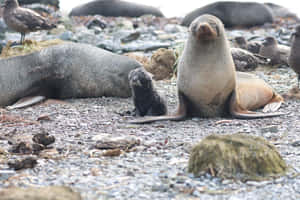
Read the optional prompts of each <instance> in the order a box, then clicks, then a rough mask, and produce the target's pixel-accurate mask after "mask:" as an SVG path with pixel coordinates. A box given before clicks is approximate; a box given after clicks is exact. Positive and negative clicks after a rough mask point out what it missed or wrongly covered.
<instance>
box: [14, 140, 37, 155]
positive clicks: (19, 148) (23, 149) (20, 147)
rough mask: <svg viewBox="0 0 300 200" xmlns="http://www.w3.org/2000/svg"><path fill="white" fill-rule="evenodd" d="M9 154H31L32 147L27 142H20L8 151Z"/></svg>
mask: <svg viewBox="0 0 300 200" xmlns="http://www.w3.org/2000/svg"><path fill="white" fill-rule="evenodd" d="M9 152H11V153H20V154H31V153H32V147H31V144H30V143H28V142H20V143H17V144H15V145H13V146H12V147H11V149H10V150H9Z"/></svg>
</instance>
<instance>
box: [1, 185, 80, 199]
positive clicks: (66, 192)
mask: <svg viewBox="0 0 300 200" xmlns="http://www.w3.org/2000/svg"><path fill="white" fill-rule="evenodd" d="M0 196H1V198H0V199H1V200H25V199H26V200H81V199H82V198H81V195H80V194H79V193H77V192H74V191H73V190H72V189H71V188H69V187H64V186H50V187H41V188H37V187H36V188H8V189H3V190H0Z"/></svg>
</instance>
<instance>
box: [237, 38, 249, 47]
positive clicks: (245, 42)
mask: <svg viewBox="0 0 300 200" xmlns="http://www.w3.org/2000/svg"><path fill="white" fill-rule="evenodd" d="M234 40H235V42H236V43H237V44H238V45H241V46H244V45H246V44H247V41H246V39H245V38H244V37H243V36H238V37H235V38H234Z"/></svg>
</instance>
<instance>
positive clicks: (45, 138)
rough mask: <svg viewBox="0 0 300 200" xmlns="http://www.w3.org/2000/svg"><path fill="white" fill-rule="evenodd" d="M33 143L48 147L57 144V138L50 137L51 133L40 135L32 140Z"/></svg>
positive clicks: (36, 135)
mask: <svg viewBox="0 0 300 200" xmlns="http://www.w3.org/2000/svg"><path fill="white" fill-rule="evenodd" d="M32 141H33V142H35V143H38V144H42V145H44V146H48V145H50V144H52V143H54V142H55V137H54V136H51V135H49V133H45V132H44V133H38V134H35V135H34V136H33V138H32Z"/></svg>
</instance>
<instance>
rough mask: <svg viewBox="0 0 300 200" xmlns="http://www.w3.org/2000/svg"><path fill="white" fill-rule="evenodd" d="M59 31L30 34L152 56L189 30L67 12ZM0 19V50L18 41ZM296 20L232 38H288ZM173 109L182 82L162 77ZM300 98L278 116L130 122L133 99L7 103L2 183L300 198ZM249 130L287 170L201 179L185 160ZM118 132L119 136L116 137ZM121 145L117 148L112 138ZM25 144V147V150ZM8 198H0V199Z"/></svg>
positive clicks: (283, 73)
mask: <svg viewBox="0 0 300 200" xmlns="http://www.w3.org/2000/svg"><path fill="white" fill-rule="evenodd" d="M59 19H60V23H59V25H58V28H57V29H53V30H52V31H50V32H44V31H42V32H36V33H31V34H29V35H28V36H27V38H28V39H31V40H38V41H39V40H50V39H61V40H64V41H72V42H77V43H88V44H92V45H94V46H96V47H99V48H103V49H106V50H109V51H112V52H114V53H118V54H123V53H127V52H139V53H140V54H142V55H144V56H146V57H147V58H150V57H151V55H152V54H153V53H154V52H155V51H156V50H157V49H159V48H169V49H172V50H174V51H177V50H178V48H180V47H181V46H182V45H183V43H184V41H185V40H186V38H187V31H188V30H187V28H186V27H183V26H181V25H180V19H176V18H172V19H166V18H160V17H153V16H143V17H139V18H126V17H118V18H113V17H102V16H93V17H74V18H73V19H70V18H59ZM1 20H2V19H1V18H0V50H1V46H5V45H6V43H7V41H9V40H13V41H16V40H18V39H19V34H18V33H13V32H7V31H2V30H6V28H5V24H4V23H2V21H1ZM296 23H297V22H296V21H295V20H283V19H278V20H276V21H275V22H274V23H273V24H266V25H264V26H262V27H253V28H251V29H228V30H227V35H228V38H229V39H230V40H233V38H235V37H237V36H244V37H245V38H246V39H247V40H252V41H253V40H254V41H262V40H263V39H264V38H265V37H266V36H274V37H275V38H276V39H277V41H278V42H279V43H280V44H284V45H289V44H290V43H289V38H290V35H291V31H292V29H293V28H294V26H295V25H296ZM251 73H253V74H256V75H257V76H259V77H260V78H262V79H264V80H265V81H266V82H268V83H269V84H270V85H271V86H272V87H273V88H274V89H275V90H276V91H277V92H278V93H279V94H281V95H284V94H286V93H288V91H289V90H290V89H291V88H292V87H294V86H296V84H297V76H296V74H295V73H294V72H293V70H292V69H290V68H288V67H287V66H279V67H258V68H257V69H256V70H255V71H252V72H251ZM155 87H156V88H157V89H158V92H159V93H160V94H162V95H164V96H165V97H166V99H167V104H168V108H169V110H174V109H175V107H176V104H177V94H176V80H175V78H174V77H173V78H172V79H171V80H161V81H155ZM299 106H300V102H299V100H296V99H286V100H285V103H284V104H283V106H282V107H281V108H280V110H279V111H281V112H284V113H286V114H285V115H283V116H280V117H274V118H266V119H255V120H238V119H232V118H215V119H198V118H192V119H189V120H186V121H182V122H157V123H153V124H150V125H149V124H147V125H132V124H128V123H126V121H128V120H130V119H133V117H132V116H130V115H128V114H127V113H129V112H128V111H132V109H133V103H132V100H131V99H130V98H116V97H101V98H87V99H69V100H66V101H53V100H48V101H46V102H45V103H42V104H39V105H36V106H33V107H28V108H24V109H19V110H11V111H8V110H4V109H0V188H10V187H13V186H16V187H33V186H38V187H42V186H53V185H55V186H69V187H71V188H72V189H73V190H74V191H75V192H78V193H80V195H81V198H82V199H88V200H90V199H91V200H93V199H145V200H147V199H149V200H150V199H208V200H218V199H228V200H245V199H249V200H250V199H258V200H260V199H261V200H271V199H295V200H296V199H300V192H299V191H300V122H299V120H300V115H299V114H298V108H299ZM40 133H47V134H49V135H50V136H52V137H54V138H55V142H54V143H52V144H50V145H45V147H44V148H43V150H40V152H39V153H38V154H33V155H32V154H31V153H29V154H26V153H25V154H24V152H23V153H13V152H12V151H11V149H12V147H13V146H14V145H16V144H18V143H20V142H25V143H28V144H32V138H33V137H34V135H37V134H40ZM212 133H214V134H234V133H245V134H248V135H253V136H262V137H264V138H265V139H267V140H268V141H269V142H271V143H272V144H274V145H275V146H276V148H277V149H278V151H279V152H280V154H281V155H282V157H283V159H284V160H285V161H286V163H287V164H288V166H289V171H288V173H287V175H285V176H282V177H281V178H274V179H271V180H267V181H262V182H256V181H246V182H241V181H239V180H234V179H221V178H216V177H212V176H210V175H208V174H205V175H203V176H201V177H194V176H193V175H192V174H190V173H188V169H187V165H188V159H189V156H190V150H191V147H192V146H193V145H194V144H196V143H198V142H199V141H200V140H201V139H203V138H204V137H206V136H208V135H210V134H212ZM110 139H115V141H111V140H110ZM113 145H117V147H116V149H118V151H112V150H111V149H110V148H108V147H109V146H113ZM23 150H24V149H23ZM28 156H31V157H32V158H33V159H34V160H36V161H37V164H36V165H35V166H34V168H29V169H22V170H12V169H9V168H8V162H14V161H16V160H19V159H24V158H27V157H28ZM0 199H1V198H0Z"/></svg>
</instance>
